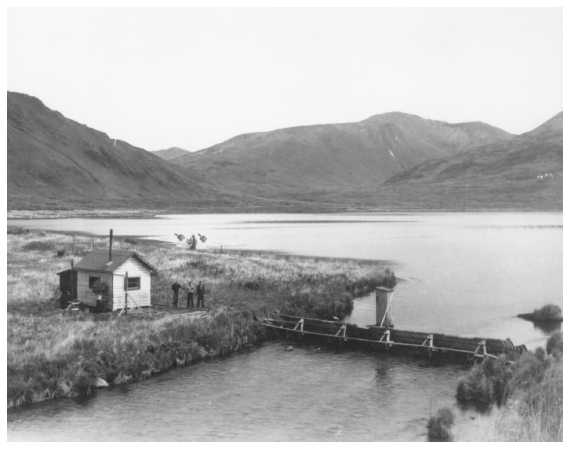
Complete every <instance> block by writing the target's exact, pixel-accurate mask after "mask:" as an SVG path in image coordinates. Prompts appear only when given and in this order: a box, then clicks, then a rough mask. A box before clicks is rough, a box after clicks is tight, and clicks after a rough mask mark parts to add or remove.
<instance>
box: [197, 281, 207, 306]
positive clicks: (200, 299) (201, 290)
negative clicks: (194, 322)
mask: <svg viewBox="0 0 570 449" xmlns="http://www.w3.org/2000/svg"><path fill="white" fill-rule="evenodd" d="M196 293H197V294H198V307H197V308H198V309H199V308H200V302H202V307H204V295H205V294H206V284H204V283H203V282H202V281H199V282H198V287H197V288H196Z"/></svg>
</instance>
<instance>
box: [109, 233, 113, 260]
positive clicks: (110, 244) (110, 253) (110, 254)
mask: <svg viewBox="0 0 570 449" xmlns="http://www.w3.org/2000/svg"><path fill="white" fill-rule="evenodd" d="M112 248H113V230H112V229H110V234H109V262H111V261H112V260H113V255H112V254H113V253H112Z"/></svg>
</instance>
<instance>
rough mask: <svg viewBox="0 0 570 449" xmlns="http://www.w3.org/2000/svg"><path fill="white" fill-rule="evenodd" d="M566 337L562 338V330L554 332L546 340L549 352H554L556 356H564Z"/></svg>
mask: <svg viewBox="0 0 570 449" xmlns="http://www.w3.org/2000/svg"><path fill="white" fill-rule="evenodd" d="M563 344H564V339H563V338H562V331H556V332H554V333H553V334H552V335H551V336H550V338H549V339H548V341H547V342H546V352H547V354H552V355H553V356H555V357H560V356H562V346H563Z"/></svg>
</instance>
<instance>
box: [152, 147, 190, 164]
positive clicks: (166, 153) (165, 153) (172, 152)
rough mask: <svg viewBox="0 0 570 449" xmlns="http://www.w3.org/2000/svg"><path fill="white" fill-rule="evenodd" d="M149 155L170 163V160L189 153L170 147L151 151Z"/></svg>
mask: <svg viewBox="0 0 570 449" xmlns="http://www.w3.org/2000/svg"><path fill="white" fill-rule="evenodd" d="M151 153H153V154H156V155H157V156H158V157H161V158H162V159H164V160H167V161H170V160H172V159H176V158H177V157H180V156H185V155H186V154H190V151H187V150H183V149H182V148H178V147H172V148H168V149H167V150H158V151H151Z"/></svg>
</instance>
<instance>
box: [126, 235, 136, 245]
mask: <svg viewBox="0 0 570 449" xmlns="http://www.w3.org/2000/svg"><path fill="white" fill-rule="evenodd" d="M123 242H125V243H129V244H131V245H137V244H138V243H139V242H138V241H137V240H135V239H133V238H131V237H127V238H126V239H123Z"/></svg>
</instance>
